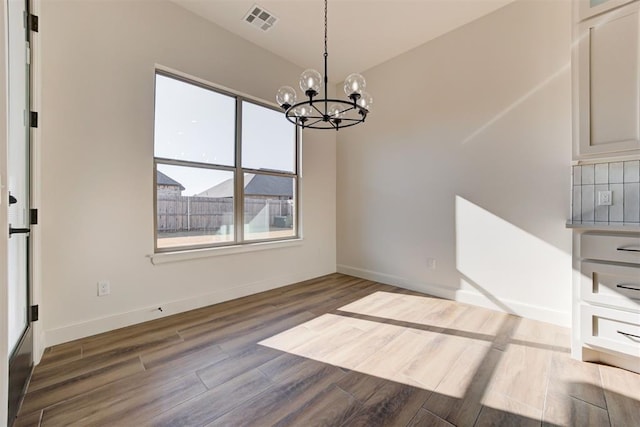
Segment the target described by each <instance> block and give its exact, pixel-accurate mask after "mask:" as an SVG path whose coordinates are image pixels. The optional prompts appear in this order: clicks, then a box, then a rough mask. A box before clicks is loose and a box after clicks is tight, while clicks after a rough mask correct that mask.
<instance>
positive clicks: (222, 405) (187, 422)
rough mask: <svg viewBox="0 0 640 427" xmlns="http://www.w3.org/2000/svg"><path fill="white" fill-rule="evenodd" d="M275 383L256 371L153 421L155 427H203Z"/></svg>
mask: <svg viewBox="0 0 640 427" xmlns="http://www.w3.org/2000/svg"><path fill="white" fill-rule="evenodd" d="M272 385H273V384H272V383H271V381H269V379H268V378H267V377H266V376H265V375H264V374H263V373H262V372H260V371H258V370H257V369H253V370H249V371H247V372H244V373H243V374H241V375H238V376H236V377H235V378H233V379H232V380H231V381H228V382H226V383H222V384H219V385H218V386H217V387H214V388H212V389H211V390H209V391H207V392H205V393H202V394H200V395H199V396H197V397H195V398H193V399H191V400H188V401H186V402H184V403H182V404H180V405H177V406H174V407H173V408H171V409H169V410H168V411H165V412H163V413H161V414H160V415H157V416H156V417H154V418H152V419H151V421H149V424H150V425H153V426H167V427H174V426H204V425H207V424H208V423H210V422H212V421H214V420H215V419H216V418H219V417H220V416H222V415H224V414H226V413H227V412H229V411H230V410H232V409H234V408H235V407H237V406H239V405H241V404H242V403H244V402H245V401H247V400H249V399H251V398H252V397H254V396H256V395H258V394H260V393H262V392H263V391H265V390H267V389H268V388H269V387H271V386H272Z"/></svg>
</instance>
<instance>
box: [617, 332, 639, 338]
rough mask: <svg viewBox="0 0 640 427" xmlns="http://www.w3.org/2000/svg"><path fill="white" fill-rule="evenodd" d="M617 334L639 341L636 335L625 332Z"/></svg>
mask: <svg viewBox="0 0 640 427" xmlns="http://www.w3.org/2000/svg"><path fill="white" fill-rule="evenodd" d="M618 333H619V334H621V335H624V336H625V337H628V338H631V339H633V338H638V339H640V336H638V335H633V334H630V333H627V332H622V331H618Z"/></svg>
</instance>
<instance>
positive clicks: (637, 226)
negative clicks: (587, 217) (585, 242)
mask: <svg viewBox="0 0 640 427" xmlns="http://www.w3.org/2000/svg"><path fill="white" fill-rule="evenodd" d="M567 228H574V229H579V230H598V231H628V232H631V233H640V223H638V222H598V221H596V222H583V221H572V220H568V221H567Z"/></svg>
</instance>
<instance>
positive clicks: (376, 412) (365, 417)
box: [345, 382, 431, 427]
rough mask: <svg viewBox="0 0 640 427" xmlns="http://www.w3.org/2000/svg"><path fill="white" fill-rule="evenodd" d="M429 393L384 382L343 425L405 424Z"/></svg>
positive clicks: (354, 426) (364, 426) (352, 426)
mask: <svg viewBox="0 0 640 427" xmlns="http://www.w3.org/2000/svg"><path fill="white" fill-rule="evenodd" d="M430 393H431V392H429V391H427V390H423V389H420V388H416V387H411V386H407V385H404V384H398V383H394V382H385V383H384V384H383V386H382V387H381V388H379V389H378V390H376V392H375V393H374V394H373V395H372V396H371V397H370V398H369V399H368V400H367V401H366V402H365V403H364V404H363V406H362V408H361V409H360V410H359V411H358V412H357V413H356V414H354V415H353V416H352V417H351V418H350V419H348V420H347V422H346V423H345V425H348V426H350V427H358V426H363V427H374V426H405V425H407V424H408V423H409V422H410V421H411V420H412V419H413V418H414V417H415V415H416V414H417V413H418V411H419V410H420V408H421V407H422V405H423V404H424V402H425V401H426V400H427V398H428V397H429V394H430Z"/></svg>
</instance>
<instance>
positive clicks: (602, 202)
mask: <svg viewBox="0 0 640 427" xmlns="http://www.w3.org/2000/svg"><path fill="white" fill-rule="evenodd" d="M598 206H611V191H598Z"/></svg>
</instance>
